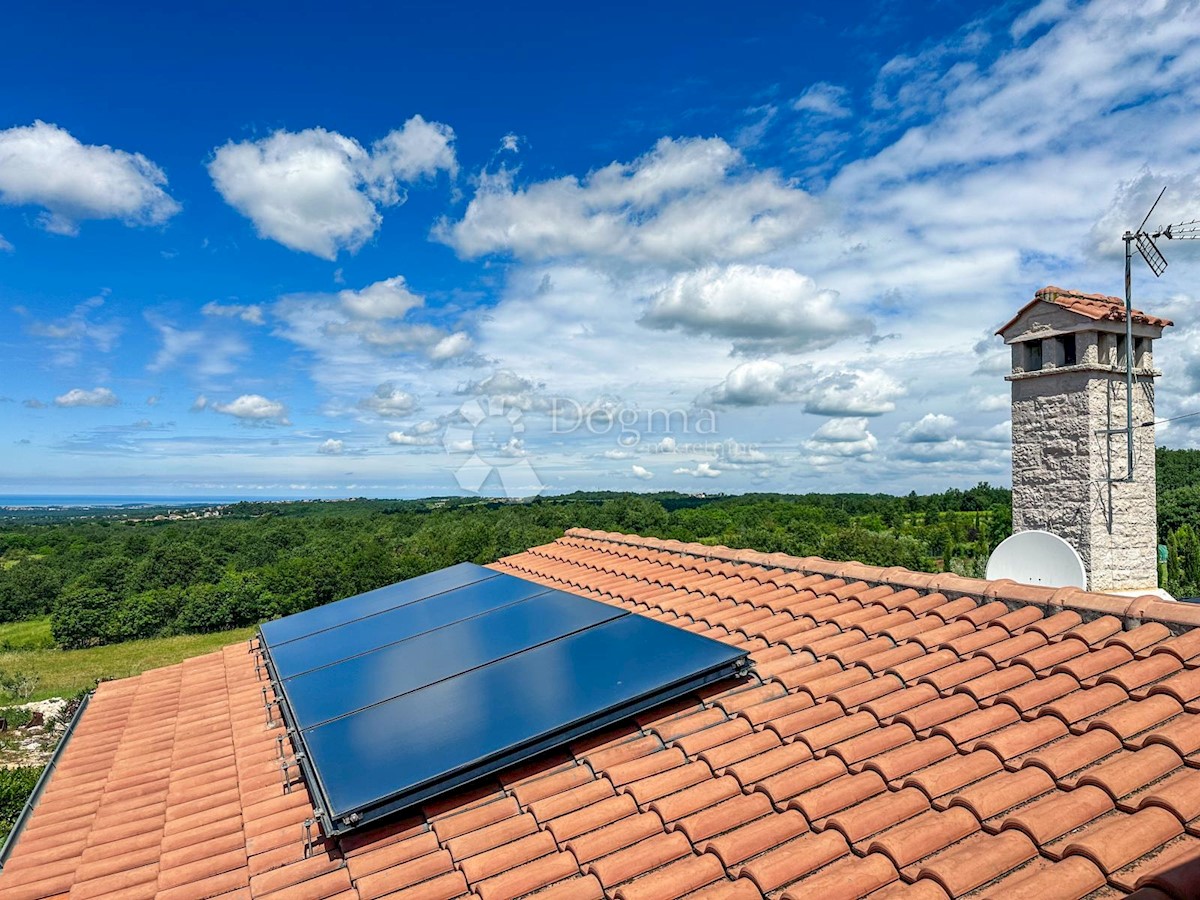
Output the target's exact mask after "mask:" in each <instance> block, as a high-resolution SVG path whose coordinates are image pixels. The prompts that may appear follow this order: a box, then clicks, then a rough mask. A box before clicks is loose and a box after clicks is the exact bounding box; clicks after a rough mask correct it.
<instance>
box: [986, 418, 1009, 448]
mask: <svg viewBox="0 0 1200 900" xmlns="http://www.w3.org/2000/svg"><path fill="white" fill-rule="evenodd" d="M979 439H980V440H981V441H988V442H989V443H995V444H1010V443H1012V420H1011V419H1005V420H1004V421H1003V422H1001V423H1000V424H998V425H993V426H992V427H991V428H988V429H985V430H984V432H983V433H982V434H981V435H980V436H979Z"/></svg>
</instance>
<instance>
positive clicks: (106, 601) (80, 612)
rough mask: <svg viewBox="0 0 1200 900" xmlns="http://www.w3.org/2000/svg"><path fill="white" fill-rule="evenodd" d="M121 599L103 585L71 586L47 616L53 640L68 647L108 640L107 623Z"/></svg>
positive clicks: (69, 648)
mask: <svg viewBox="0 0 1200 900" xmlns="http://www.w3.org/2000/svg"><path fill="white" fill-rule="evenodd" d="M119 603H120V601H119V599H118V598H117V597H115V596H113V595H112V594H110V593H109V592H108V591H106V590H104V589H103V588H97V587H87V586H85V585H72V586H70V587H68V588H67V589H66V590H64V591H63V592H62V594H60V595H59V597H58V600H57V601H55V604H54V612H53V613H52V614H51V616H50V633H51V634H52V635H53V636H54V642H55V643H56V644H58V646H60V647H63V648H64V649H67V650H75V649H79V648H81V647H95V646H97V645H99V644H104V643H107V642H108V640H109V629H108V623H109V620H110V619H111V618H112V614H113V612H114V611H115V610H116V608H117V606H118V605H119Z"/></svg>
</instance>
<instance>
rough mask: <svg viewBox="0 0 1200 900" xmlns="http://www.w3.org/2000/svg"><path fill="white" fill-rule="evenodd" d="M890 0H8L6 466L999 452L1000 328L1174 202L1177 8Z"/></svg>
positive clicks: (1171, 291)
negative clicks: (718, 1) (247, 3)
mask: <svg viewBox="0 0 1200 900" xmlns="http://www.w3.org/2000/svg"><path fill="white" fill-rule="evenodd" d="M900 7H901V5H900V4H883V3H880V4H868V3H850V4H840V5H837V6H836V8H822V9H820V10H819V11H818V12H811V11H803V10H792V9H786V8H783V7H780V5H779V4H767V3H762V4H759V3H746V4H741V5H740V6H739V7H738V9H737V12H736V14H731V13H730V12H729V9H728V7H727V6H718V5H715V4H687V5H681V4H661V5H657V6H655V7H654V8H649V9H647V8H646V7H645V5H644V4H638V5H634V4H608V5H606V6H605V7H604V10H603V12H602V13H599V14H598V13H597V12H596V11H595V10H591V9H585V8H573V7H572V8H567V7H562V6H561V5H555V6H546V7H539V6H537V5H532V4H525V5H517V6H511V5H510V6H508V7H502V6H497V5H496V4H479V5H476V6H470V5H459V6H453V7H452V6H451V5H449V4H444V5H432V4H431V5H421V6H420V7H414V8H406V7H403V6H400V5H378V6H375V5H369V4H361V3H346V4H342V5H340V6H338V7H337V9H336V11H333V12H332V13H331V10H330V8H329V7H328V5H327V4H322V5H316V4H296V3H289V4H278V5H270V4H259V5H256V6H255V8H254V10H252V11H249V12H248V11H247V10H246V8H244V5H234V4H223V5H211V6H208V7H207V8H205V9H203V10H201V9H196V10H194V11H193V10H181V9H165V8H161V7H156V6H150V5H147V6H145V7H133V6H128V5H110V6H108V7H105V8H104V9H103V10H101V9H99V8H95V7H91V6H85V5H82V4H71V5H69V6H66V7H63V6H59V7H55V8H54V9H53V10H49V9H48V8H45V7H44V5H38V6H35V5H33V4H25V5H24V7H23V8H17V9H15V10H10V11H8V13H7V22H6V26H7V28H6V30H7V31H8V32H9V33H10V34H14V35H20V40H18V41H15V42H12V44H11V46H9V47H7V48H6V53H5V54H4V56H3V57H2V58H0V78H2V79H3V82H4V83H5V84H7V85H9V86H10V88H9V90H8V91H6V92H5V93H4V95H3V96H2V97H0V347H2V353H3V359H4V365H3V367H2V368H0V372H2V374H0V379H2V380H0V398H2V402H0V422H2V423H3V432H2V433H3V435H4V438H5V439H4V440H3V442H2V443H0V493H58V492H61V493H107V494H138V495H145V494H164V495H173V496H179V495H212V496H237V495H262V496H290V495H314V496H345V495H371V496H422V495H430V494H450V493H461V492H472V491H476V490H481V491H482V492H484V493H489V494H500V493H510V494H514V493H520V494H524V493H528V492H530V491H532V490H543V491H549V492H559V491H569V490H574V489H614V490H620V489H638V490H658V489H680V490H686V491H730V492H734V491H745V490H784V491H808V490H885V491H893V492H907V491H908V490H910V489H916V490H939V489H943V488H944V487H946V486H949V485H959V486H965V485H969V484H972V483H974V482H975V481H978V480H980V479H987V480H990V481H992V482H993V483H1006V482H1007V481H1008V471H1009V438H1008V402H1007V385H1006V383H1005V382H1004V381H1003V375H1004V373H1005V371H1006V369H1007V353H1006V351H1005V348H1004V347H1003V345H1002V344H1001V342H1000V341H999V339H998V338H994V337H991V334H992V332H993V331H994V330H995V328H996V327H997V326H998V325H999V324H1001V323H1003V322H1004V321H1005V320H1006V319H1007V318H1008V317H1009V316H1010V315H1011V313H1012V312H1013V311H1014V310H1015V309H1017V308H1018V307H1019V306H1020V305H1022V304H1023V303H1024V302H1026V301H1027V300H1028V299H1030V298H1031V297H1032V294H1033V291H1034V290H1036V289H1037V288H1039V287H1041V286H1043V285H1046V284H1059V285H1062V286H1065V287H1074V288H1078V289H1082V290H1087V291H1100V292H1104V293H1119V292H1120V290H1121V269H1120V266H1121V262H1120V252H1121V244H1120V240H1119V238H1120V234H1121V232H1122V230H1123V229H1124V228H1126V227H1130V226H1132V225H1136V224H1137V221H1139V220H1140V218H1141V213H1142V211H1143V210H1144V208H1145V207H1146V206H1148V205H1149V202H1150V200H1151V199H1153V196H1154V195H1155V194H1157V191H1158V190H1159V189H1161V187H1162V186H1163V185H1164V184H1165V185H1167V187H1168V193H1167V197H1166V198H1165V199H1164V202H1163V206H1162V207H1161V208H1160V212H1159V213H1158V214H1157V215H1160V216H1161V217H1162V219H1163V222H1164V224H1165V223H1166V222H1168V221H1178V220H1181V219H1185V218H1187V219H1190V218H1194V217H1195V215H1197V214H1200V170H1198V168H1197V165H1196V163H1195V160H1196V158H1197V156H1196V151H1197V149H1198V145H1200V24H1197V23H1200V17H1198V16H1197V15H1196V13H1197V10H1196V9H1195V5H1194V4H1186V3H1173V2H1164V3H1161V4H1157V5H1150V6H1148V7H1147V8H1146V9H1143V10H1137V11H1133V10H1130V9H1129V8H1128V5H1127V4H1122V3H1115V2H1097V3H1092V4H1071V3H1066V2H1058V0H1047V2H1043V3H1041V4H1037V5H1034V4H1023V3H1015V4H1009V5H1006V6H1005V7H1003V8H1000V9H996V8H994V7H992V6H990V5H989V6H983V5H972V4H965V3H940V4H934V5H933V6H932V7H931V8H929V9H922V10H920V11H919V12H918V11H912V12H908V11H905V10H904V9H902V8H900ZM1196 250H1200V248H1196V247H1194V246H1192V245H1180V244H1175V245H1172V246H1171V247H1169V248H1168V254H1169V257H1170V259H1171V268H1170V269H1168V272H1167V274H1166V275H1165V276H1164V277H1163V278H1162V279H1161V280H1159V281H1154V280H1153V279H1152V277H1151V276H1150V275H1149V273H1148V272H1146V271H1144V270H1138V272H1137V274H1136V277H1135V286H1136V303H1137V305H1140V306H1142V307H1144V308H1148V309H1150V310H1152V311H1154V312H1157V313H1159V314H1163V315H1168V316H1172V317H1173V318H1175V320H1176V322H1177V323H1178V327H1177V328H1175V329H1173V330H1171V331H1169V332H1168V335H1167V337H1165V338H1164V340H1163V341H1162V342H1161V344H1160V347H1159V348H1158V351H1159V352H1158V356H1157V358H1158V364H1159V365H1160V367H1161V368H1162V369H1163V370H1164V371H1165V377H1164V379H1163V380H1162V381H1161V383H1160V385H1159V412H1160V415H1162V416H1164V417H1166V416H1170V415H1178V414H1181V413H1184V412H1192V411H1196V410H1200V326H1197V325H1195V324H1193V323H1195V322H1197V321H1200V316H1198V315H1197V306H1196V303H1195V291H1194V289H1193V288H1192V285H1193V284H1194V283H1195V276H1196V275H1197V274H1200V256H1198V255H1197V253H1196V252H1195V251H1196ZM1191 421H1196V422H1200V420H1184V421H1182V422H1179V423H1174V424H1172V425H1171V426H1169V427H1168V428H1166V429H1162V430H1160V438H1159V440H1160V443H1163V444H1166V445H1169V446H1200V431H1195V430H1192V429H1190V428H1189V427H1188V426H1189V424H1190V423H1191Z"/></svg>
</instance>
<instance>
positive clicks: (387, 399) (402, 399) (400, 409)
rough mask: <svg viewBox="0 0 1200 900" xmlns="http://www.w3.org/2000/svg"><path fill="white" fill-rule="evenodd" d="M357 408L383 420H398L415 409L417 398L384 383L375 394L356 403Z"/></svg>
mask: <svg viewBox="0 0 1200 900" xmlns="http://www.w3.org/2000/svg"><path fill="white" fill-rule="evenodd" d="M358 408H359V409H364V410H367V411H368V412H373V413H375V414H376V415H378V416H382V417H383V418H385V419H391V418H400V417H402V416H406V415H408V414H409V413H411V412H412V411H413V410H414V409H416V408H417V398H416V397H414V396H413V395H412V394H410V393H408V391H403V390H401V389H400V388H398V387H396V386H395V385H394V384H392V382H390V381H386V382H384V383H383V384H381V385H379V387H377V388H375V393H373V394H372V395H371V396H370V397H364V398H363V399H362V400H359V401H358Z"/></svg>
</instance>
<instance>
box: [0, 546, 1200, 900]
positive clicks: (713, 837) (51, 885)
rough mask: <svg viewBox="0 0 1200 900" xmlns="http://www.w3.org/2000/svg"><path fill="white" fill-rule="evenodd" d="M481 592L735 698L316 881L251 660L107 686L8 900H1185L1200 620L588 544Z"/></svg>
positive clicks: (582, 749) (1153, 605)
mask: <svg viewBox="0 0 1200 900" xmlns="http://www.w3.org/2000/svg"><path fill="white" fill-rule="evenodd" d="M496 568H499V569H501V570H504V571H508V572H511V573H514V574H517V575H520V576H522V577H525V578H529V579H532V580H534V581H539V582H541V583H545V584H548V585H551V584H552V585H554V586H556V587H560V588H565V589H568V590H573V591H575V592H577V593H580V594H582V595H584V596H588V597H592V598H594V599H597V600H601V601H603V602H607V603H614V604H620V605H622V606H624V607H626V608H629V609H631V610H634V611H636V612H639V613H641V614H643V615H646V616H650V617H652V618H656V619H659V620H661V621H665V622H670V623H671V624H673V625H676V626H677V627H680V628H686V629H688V630H690V631H694V632H698V633H702V634H706V635H709V636H711V637H714V638H716V639H718V640H722V641H726V642H729V643H732V644H736V645H738V646H741V647H745V648H747V649H748V650H749V651H750V652H751V653H752V656H753V658H754V660H755V663H756V673H755V674H754V675H753V676H751V677H750V678H749V679H746V680H743V681H739V682H737V683H733V684H731V683H728V682H726V683H723V684H719V685H714V686H712V687H710V688H708V689H705V691H704V692H703V693H702V694H699V695H696V696H692V697H689V698H686V699H684V700H681V701H678V702H675V703H672V704H669V705H667V706H664V707H660V708H658V709H655V710H653V711H650V712H648V713H646V714H643V715H641V716H639V717H637V718H636V719H635V720H633V721H630V722H627V723H625V724H623V725H621V726H617V727H613V728H610V729H608V730H606V731H605V732H603V733H600V734H596V735H592V736H590V737H588V738H585V739H582V740H579V741H576V742H575V743H573V744H571V745H570V746H568V747H566V748H563V749H562V750H559V751H556V752H553V753H550V754H547V755H544V756H542V757H539V758H537V759H535V760H532V761H530V762H527V763H524V764H522V765H520V766H517V767H514V768H512V769H510V770H507V771H505V772H503V773H501V774H500V775H499V776H498V777H495V778H490V779H487V780H486V781H484V782H482V783H480V784H478V785H476V786H474V787H472V788H469V789H465V790H460V791H458V792H456V793H454V794H452V795H449V796H447V797H443V798H440V799H438V800H435V801H432V802H430V803H427V804H425V805H424V806H422V807H420V808H419V809H417V810H414V811H412V812H411V813H409V814H407V815H402V816H400V817H399V818H397V819H396V820H395V821H392V822H389V823H387V824H385V825H381V826H377V827H373V828H370V829H368V830H366V831H364V832H361V833H355V834H352V835H350V836H348V837H346V838H344V839H343V840H342V841H341V842H340V844H339V845H333V844H329V845H326V844H324V843H322V842H321V841H320V840H319V839H318V840H317V843H316V844H315V846H314V847H313V851H312V852H311V853H310V854H308V855H306V853H305V845H304V840H303V836H304V823H305V820H306V819H307V818H308V817H309V816H311V815H312V812H313V810H312V806H311V803H310V801H309V797H308V794H307V792H306V790H305V788H304V786H303V784H302V783H300V782H299V780H298V777H297V774H296V769H295V767H294V766H293V767H291V768H290V769H288V770H287V772H286V773H285V771H284V770H283V769H282V767H281V765H280V758H281V753H282V754H283V756H284V757H285V758H287V757H289V756H290V754H291V748H290V745H289V743H288V740H287V737H286V735H285V734H284V733H283V730H282V727H281V726H280V725H278V724H274V725H268V724H267V713H266V711H265V710H264V706H263V704H264V699H270V698H269V693H267V694H265V693H264V684H265V682H263V681H260V680H259V678H258V675H257V673H256V671H255V665H254V657H253V656H252V655H250V654H249V653H248V652H247V648H246V646H245V645H239V646H234V647H228V648H226V649H225V650H223V651H220V652H217V653H213V654H209V655H208V656H203V657H199V658H196V659H193V660H189V661H187V662H185V663H183V664H181V665H177V666H172V667H170V668H165V669H158V670H155V671H151V672H146V673H144V674H143V675H141V676H138V677H136V678H129V679H124V680H122V681H116V682H108V683H105V684H102V685H100V687H99V688H98V690H97V693H96V696H95V698H94V700H93V701H92V704H91V706H90V707H89V708H88V711H87V712H86V714H85V715H84V717H83V719H82V721H81V722H80V725H79V727H78V729H77V731H76V733H75V735H74V737H73V738H72V740H71V742H70V743H69V745H68V746H67V749H66V752H65V753H64V755H63V757H62V759H61V762H60V765H59V768H58V770H57V772H56V774H55V775H54V777H53V778H52V779H51V781H50V784H49V787H48V789H47V791H46V793H45V794H44V795H43V797H42V799H41V801H40V803H39V804H38V806H37V807H36V809H35V812H34V814H33V816H32V818H31V820H30V822H29V824H28V826H27V827H26V829H25V831H24V833H23V834H22V836H21V838H20V840H19V841H18V843H17V845H16V848H15V851H14V853H13V855H12V857H11V859H10V861H9V863H8V864H7V865H6V866H5V869H4V872H3V875H0V896H3V897H4V898H5V900H32V898H68V897H69V898H92V897H127V898H138V897H153V896H161V897H167V898H176V900H184V898H202V897H221V898H225V900H241V898H258V897H264V898H276V897H277V898H281V900H282V898H299V900H304V898H313V900H324V898H360V900H370V898H377V897H388V898H393V900H402V898H458V897H470V898H478V900H507V898H516V897H524V896H530V895H532V896H535V897H536V898H538V900H555V898H570V900H577V898H578V900H588V898H596V900H599V898H604V897H608V898H623V900H654V898H679V897H686V898H697V900H698V898H705V900H731V898H732V900H737V898H761V897H763V896H768V897H770V898H773V900H776V898H812V897H817V898H821V900H837V898H843V897H846V898H849V897H869V898H872V900H880V898H905V900H911V898H938V900H946V898H950V897H953V898H959V897H971V898H974V897H1003V898H1035V897H1036V898H1054V897H1064V898H1079V897H1089V898H1093V900H1097V898H1105V897H1119V896H1124V895H1126V894H1129V893H1131V892H1134V891H1139V896H1142V897H1157V898H1161V897H1173V898H1182V897H1195V896H1198V895H1200V799H1198V798H1200V629H1197V630H1194V629H1193V626H1195V625H1197V624H1200V608H1198V607H1193V606H1189V605H1186V604H1176V603H1166V602H1163V601H1160V600H1158V599H1157V598H1154V597H1142V598H1133V599H1131V598H1125V597H1114V596H1109V595H1104V594H1091V593H1087V592H1083V591H1078V590H1074V589H1067V590H1052V589H1049V588H1038V587H1030V586H1025V585H1017V584H1013V583H1012V582H999V581H998V582H987V581H979V580H973V579H966V578H959V577H957V576H954V575H930V574H923V573H918V572H910V571H908V570H906V569H898V568H891V569H877V568H872V567H868V566H863V565H860V564H858V563H836V562H829V561H827V560H821V559H816V558H806V559H797V558H793V557H788V556H784V555H781V554H770V555H768V554H760V553H755V552H753V551H745V550H736V551H735V550H729V549H727V548H724V547H705V546H701V545H697V544H681V543H678V542H674V541H662V540H655V539H643V538H636V537H630V536H624V535H614V534H604V533H595V532H586V531H573V532H571V533H570V534H568V535H567V536H566V537H564V538H563V539H561V540H559V541H556V542H555V543H553V544H550V545H547V546H544V547H539V548H535V549H533V550H530V551H528V552H526V553H521V554H518V555H516V556H513V557H510V558H508V559H505V560H502V561H500V562H499V563H497V564H496ZM268 690H269V689H268ZM414 739H419V736H417V737H415V738H414ZM285 774H286V776H288V777H290V781H289V782H288V784H289V787H290V790H287V791H285V789H284V779H285Z"/></svg>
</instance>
